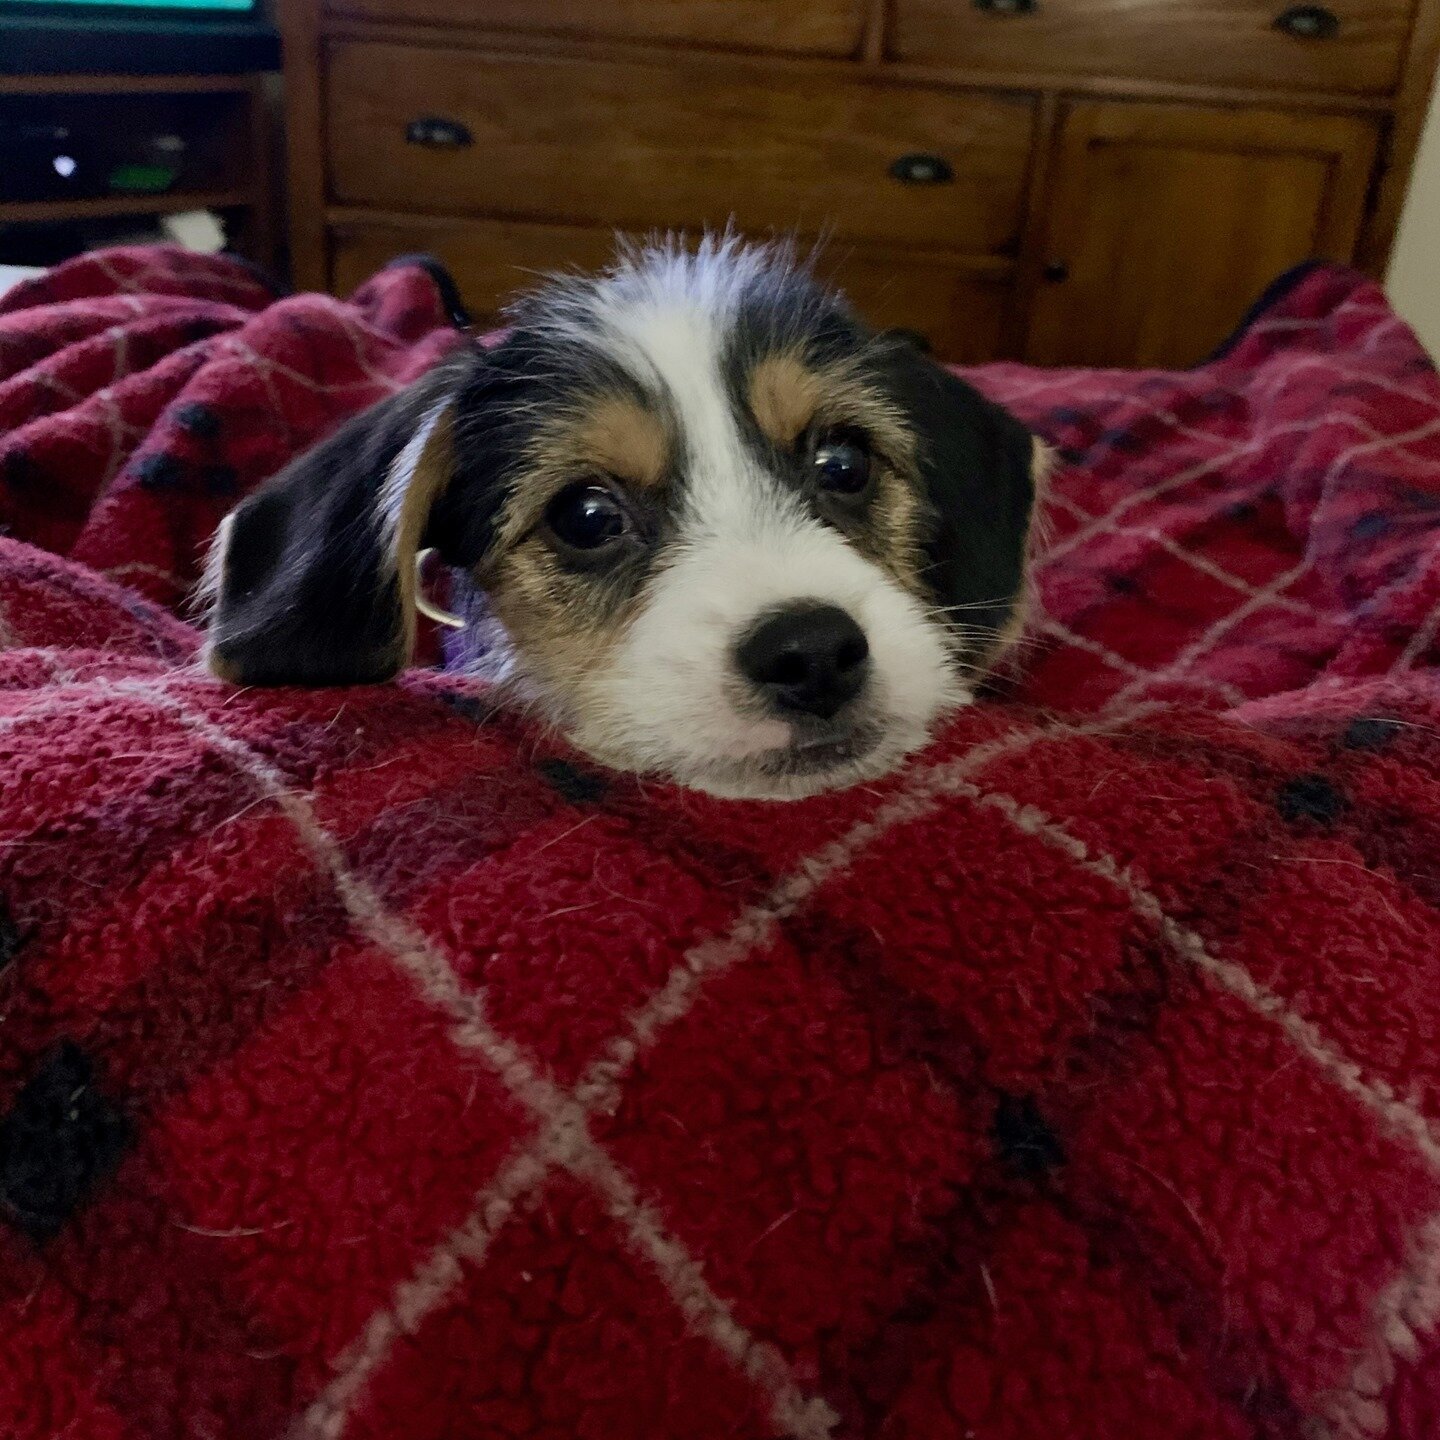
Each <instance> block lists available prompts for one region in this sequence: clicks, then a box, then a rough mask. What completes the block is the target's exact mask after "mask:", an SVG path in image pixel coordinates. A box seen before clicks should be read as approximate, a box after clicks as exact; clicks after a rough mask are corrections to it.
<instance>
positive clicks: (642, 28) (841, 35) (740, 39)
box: [329, 0, 864, 55]
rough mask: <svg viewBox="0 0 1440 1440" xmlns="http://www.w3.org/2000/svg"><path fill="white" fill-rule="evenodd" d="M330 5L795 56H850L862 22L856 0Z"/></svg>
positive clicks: (406, 0)
mask: <svg viewBox="0 0 1440 1440" xmlns="http://www.w3.org/2000/svg"><path fill="white" fill-rule="evenodd" d="M329 8H330V9H331V10H334V11H338V12H343V13H344V14H347V15H361V16H364V17H365V18H366V19H374V20H418V21H421V22H422V23H429V24H437V25H474V26H478V27H483V28H485V29H488V30H523V31H530V32H532V33H535V34H551V35H593V36H600V37H604V38H606V39H629V40H659V41H679V42H689V43H690V44H693V45H711V46H717V47H720V48H730V49H739V50H773V51H779V52H787V53H790V54H800V55H848V54H850V53H851V52H852V51H854V50H855V49H856V48H857V47H858V45H859V43H860V31H861V27H862V24H863V21H864V16H863V9H864V7H863V3H862V0H804V3H802V4H797V3H796V0H331V3H330V6H329Z"/></svg>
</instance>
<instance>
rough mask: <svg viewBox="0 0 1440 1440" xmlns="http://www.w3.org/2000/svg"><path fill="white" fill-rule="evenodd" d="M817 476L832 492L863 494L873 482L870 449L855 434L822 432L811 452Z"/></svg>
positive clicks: (837, 493)
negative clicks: (823, 433)
mask: <svg viewBox="0 0 1440 1440" xmlns="http://www.w3.org/2000/svg"><path fill="white" fill-rule="evenodd" d="M810 463H811V464H812V466H813V467H814V470H815V480H816V483H817V484H818V485H819V486H820V488H821V489H822V490H828V491H829V492H830V493H831V494H832V495H848V496H858V495H862V494H863V493H864V492H865V490H866V489H867V488H868V487H869V484H870V452H869V451H868V450H867V449H866V448H865V446H864V443H863V442H862V441H861V440H860V439H859V438H858V437H854V436H847V435H822V436H821V437H820V438H819V439H818V440H817V441H816V442H815V448H814V450H813V452H812V454H811V462H810Z"/></svg>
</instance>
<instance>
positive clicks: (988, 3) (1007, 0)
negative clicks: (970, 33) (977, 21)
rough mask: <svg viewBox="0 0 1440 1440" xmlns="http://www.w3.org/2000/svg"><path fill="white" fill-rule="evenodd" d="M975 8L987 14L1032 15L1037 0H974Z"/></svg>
mask: <svg viewBox="0 0 1440 1440" xmlns="http://www.w3.org/2000/svg"><path fill="white" fill-rule="evenodd" d="M974 3H975V8H976V9H977V10H983V11H984V12H985V13H986V14H987V15H1033V14H1034V13H1035V12H1036V11H1037V10H1038V9H1039V8H1040V5H1039V0H974Z"/></svg>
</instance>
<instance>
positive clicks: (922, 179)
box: [890, 153, 955, 185]
mask: <svg viewBox="0 0 1440 1440" xmlns="http://www.w3.org/2000/svg"><path fill="white" fill-rule="evenodd" d="M890 176H891V178H892V179H894V180H898V181H899V182H900V183H901V184H902V185H948V184H949V183H950V182H951V181H952V180H953V179H954V178H955V171H954V170H953V169H952V168H951V166H950V162H949V161H948V160H947V159H946V158H945V157H944V156H943V155H926V154H921V153H917V154H914V155H902V156H901V157H900V158H899V159H898V160H896V161H895V162H894V164H892V165H891V166H890Z"/></svg>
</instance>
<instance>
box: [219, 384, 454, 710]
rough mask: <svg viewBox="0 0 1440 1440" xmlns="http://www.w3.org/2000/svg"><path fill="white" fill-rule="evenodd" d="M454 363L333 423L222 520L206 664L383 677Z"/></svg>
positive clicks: (405, 644) (407, 636)
mask: <svg viewBox="0 0 1440 1440" xmlns="http://www.w3.org/2000/svg"><path fill="white" fill-rule="evenodd" d="M464 377H465V370H464V366H463V363H462V364H457V363H455V362H451V363H449V364H446V365H442V366H440V367H439V368H438V369H437V370H434V371H431V372H430V374H428V375H426V376H425V377H424V378H422V379H421V380H418V381H417V382H416V383H415V384H414V385H412V386H410V387H409V388H408V389H406V390H403V391H401V392H400V393H399V394H397V395H392V396H391V397H390V398H389V399H387V400H383V401H381V402H380V403H379V404H378V405H375V406H372V407H371V408H370V409H369V410H366V411H364V412H363V413H361V414H359V415H357V416H355V417H354V418H353V419H351V420H349V421H348V422H347V423H346V424H344V425H342V426H341V427H340V429H339V430H337V431H336V432H335V433H334V434H333V435H331V436H330V437H329V438H328V439H326V440H324V441H322V442H321V443H320V444H319V445H317V446H315V447H314V448H313V449H311V450H309V451H307V452H306V453H305V454H304V455H302V456H300V457H299V459H297V460H295V461H294V462H292V463H291V464H290V465H289V466H287V467H286V469H284V470H282V471H281V472H280V473H279V474H278V475H277V476H275V478H274V479H273V480H271V481H269V482H268V483H267V484H265V485H264V486H263V487H262V488H261V489H260V490H258V491H256V492H255V494H253V495H251V496H250V497H249V498H248V499H246V500H245V501H244V502H242V503H241V504H240V505H239V506H238V507H237V508H236V509H235V510H234V511H232V512H231V513H230V514H229V515H228V516H227V517H226V518H225V520H224V521H223V522H222V524H221V526H220V529H219V531H218V532H217V534H216V538H215V542H214V545H213V547H212V549H211V552H210V559H209V563H208V564H207V567H206V579H205V589H206V592H208V598H209V600H210V604H211V614H210V625H209V645H208V648H207V660H208V664H209V668H210V670H211V672H212V673H213V674H215V675H217V676H219V677H220V678H221V679H223V680H230V681H233V682H235V683H237V684H242V685H350V684H363V683H368V682H372V681H378V680H387V679H389V678H390V677H392V676H393V675H395V674H396V673H397V672H398V671H399V670H400V669H401V668H402V667H403V666H404V665H405V663H406V662H407V660H408V659H409V657H410V651H411V648H412V646H413V644H414V638H415V556H416V553H417V551H418V549H419V548H420V546H421V543H422V537H423V535H424V532H425V526H426V521H427V519H428V516H429V513H430V509H431V506H432V505H433V504H434V503H435V501H436V500H437V499H438V497H439V496H440V495H441V494H442V493H443V491H444V490H445V487H446V486H447V485H448V484H449V482H450V479H451V477H452V475H453V473H454V469H455V453H454V450H455V447H454V433H453V431H454V423H453V411H454V405H455V396H456V394H457V392H458V390H459V388H460V386H461V385H462V384H463V381H464Z"/></svg>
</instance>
